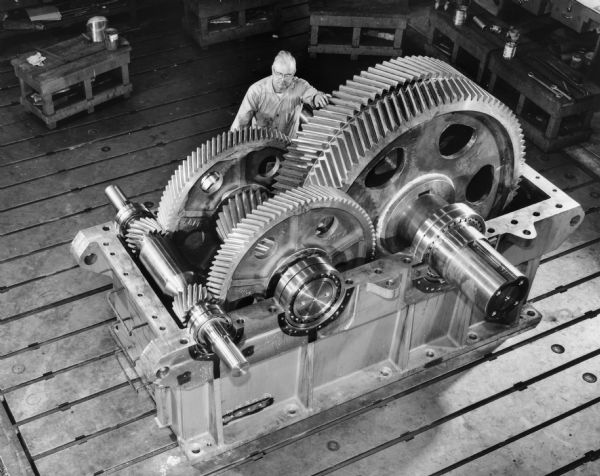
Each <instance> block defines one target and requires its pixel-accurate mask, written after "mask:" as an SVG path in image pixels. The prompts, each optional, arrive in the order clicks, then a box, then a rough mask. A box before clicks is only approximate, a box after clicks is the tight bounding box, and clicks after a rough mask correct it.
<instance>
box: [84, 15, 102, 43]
mask: <svg viewBox="0 0 600 476" xmlns="http://www.w3.org/2000/svg"><path fill="white" fill-rule="evenodd" d="M106 23H107V20H106V18H105V17H92V18H90V19H89V20H88V21H87V33H88V36H89V37H90V38H91V40H92V41H93V42H94V43H100V42H102V41H104V30H105V29H106Z"/></svg>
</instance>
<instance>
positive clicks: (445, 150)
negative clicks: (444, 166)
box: [438, 124, 475, 159]
mask: <svg viewBox="0 0 600 476" xmlns="http://www.w3.org/2000/svg"><path fill="white" fill-rule="evenodd" d="M474 141H475V129H473V128H472V127H471V126H466V125H464V124H450V125H449V126H448V127H446V129H444V132H442V135H440V140H439V142H438V146H439V149H440V154H442V156H443V157H444V158H446V159H453V158H456V156H457V155H459V154H461V153H462V152H465V151H466V149H468V148H469V147H470V146H471V145H472V144H473V142H474Z"/></svg>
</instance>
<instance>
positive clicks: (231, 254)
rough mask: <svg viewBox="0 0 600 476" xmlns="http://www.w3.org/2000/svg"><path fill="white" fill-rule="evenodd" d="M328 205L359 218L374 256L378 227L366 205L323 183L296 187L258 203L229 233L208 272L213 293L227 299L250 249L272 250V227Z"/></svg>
mask: <svg viewBox="0 0 600 476" xmlns="http://www.w3.org/2000/svg"><path fill="white" fill-rule="evenodd" d="M324 207H329V208H340V209H342V210H346V211H348V212H350V213H351V214H352V216H354V217H356V219H357V221H358V224H359V226H360V227H361V228H362V230H363V232H364V235H365V238H366V243H367V247H366V249H367V253H366V255H367V256H365V257H363V258H371V257H372V256H373V253H374V250H375V229H374V227H373V223H372V222H371V220H370V219H369V216H368V215H367V213H366V211H365V210H363V208H362V207H360V206H359V205H358V204H357V203H356V202H355V201H354V200H352V199H351V198H350V197H349V196H348V195H346V194H345V193H344V192H342V191H340V190H336V189H333V188H329V187H319V186H306V187H300V188H295V189H292V190H288V191H286V192H284V193H281V194H278V195H275V196H274V197H272V198H270V199H268V200H267V201H265V202H263V203H262V204H260V205H258V206H257V207H256V209H254V210H253V211H252V213H250V214H249V215H248V216H246V217H245V218H243V219H242V220H241V221H240V222H239V223H238V225H237V226H236V227H235V228H233V229H232V230H231V231H230V232H229V233H228V235H227V237H226V238H225V240H224V242H223V244H222V245H221V247H220V249H219V251H218V252H217V255H216V256H215V258H214V260H213V263H212V266H211V268H210V272H209V274H208V280H207V288H208V290H209V292H210V293H211V294H212V295H213V296H215V298H216V299H218V300H219V301H225V300H227V292H228V290H229V285H230V283H231V280H232V279H233V276H234V273H235V271H236V269H237V266H238V265H239V264H240V262H241V261H242V259H243V258H244V257H245V255H246V254H247V253H248V251H250V250H252V251H253V253H257V254H260V253H267V252H268V251H269V250H270V248H271V246H272V243H270V241H269V238H266V237H268V233H269V230H270V229H272V228H273V227H275V226H277V225H279V224H280V223H281V222H283V221H284V220H286V219H288V218H290V217H292V216H295V215H299V214H302V213H310V211H311V210H315V209H319V208H324ZM290 251H291V252H294V251H296V250H290Z"/></svg>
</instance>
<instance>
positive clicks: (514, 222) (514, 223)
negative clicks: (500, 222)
mask: <svg viewBox="0 0 600 476" xmlns="http://www.w3.org/2000/svg"><path fill="white" fill-rule="evenodd" d="M510 222H511V224H513V225H516V224H517V223H519V221H518V220H511V221H510Z"/></svg>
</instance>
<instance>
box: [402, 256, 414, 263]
mask: <svg viewBox="0 0 600 476" xmlns="http://www.w3.org/2000/svg"><path fill="white" fill-rule="evenodd" d="M402 262H403V263H406V264H409V263H412V258H410V257H408V256H405V257H404V258H402Z"/></svg>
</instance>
